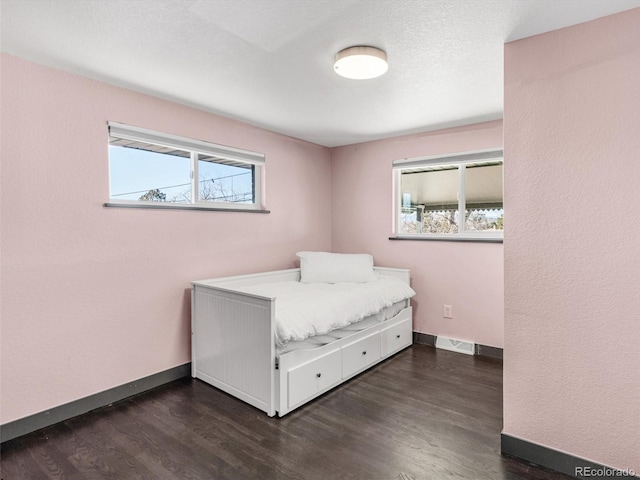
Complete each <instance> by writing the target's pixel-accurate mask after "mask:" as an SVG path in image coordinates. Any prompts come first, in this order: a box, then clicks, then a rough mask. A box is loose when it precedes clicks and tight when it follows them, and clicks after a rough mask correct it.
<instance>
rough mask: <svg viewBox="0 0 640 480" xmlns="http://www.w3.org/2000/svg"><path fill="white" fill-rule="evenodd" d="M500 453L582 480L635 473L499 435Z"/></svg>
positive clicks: (631, 476) (597, 479)
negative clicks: (581, 479)
mask: <svg viewBox="0 0 640 480" xmlns="http://www.w3.org/2000/svg"><path fill="white" fill-rule="evenodd" d="M500 439H501V451H502V454H503V455H509V456H512V457H517V458H521V459H523V460H526V461H528V462H531V463H535V464H536V465H540V466H542V467H545V468H549V469H551V470H555V471H557V472H561V473H565V474H567V475H571V476H572V477H575V478H584V479H590V480H591V479H593V480H599V479H610V478H632V479H640V477H637V476H635V474H636V473H637V472H634V471H633V470H631V469H627V470H618V469H615V468H611V467H606V466H604V465H600V464H597V463H594V462H591V461H589V460H585V459H583V458H580V457H574V456H573V455H570V454H568V453H564V452H559V451H558V450H554V449H552V448H549V447H543V446H542V445H538V444H536V443H531V442H527V441H526V440H522V439H520V438H516V437H512V436H510V435H506V434H504V433H503V434H501V435H500Z"/></svg>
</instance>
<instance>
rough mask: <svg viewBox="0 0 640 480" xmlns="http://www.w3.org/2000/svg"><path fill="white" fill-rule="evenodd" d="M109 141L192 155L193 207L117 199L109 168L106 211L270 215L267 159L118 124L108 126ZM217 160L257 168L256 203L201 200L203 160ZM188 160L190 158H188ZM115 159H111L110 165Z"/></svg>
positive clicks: (254, 184) (254, 198)
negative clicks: (266, 191)
mask: <svg viewBox="0 0 640 480" xmlns="http://www.w3.org/2000/svg"><path fill="white" fill-rule="evenodd" d="M107 126H108V135H107V145H109V144H110V142H109V138H110V137H116V138H119V139H124V140H131V141H137V142H144V143H148V144H151V145H156V146H160V147H167V148H174V149H176V150H182V151H185V152H188V153H189V159H190V169H191V171H190V181H191V198H190V202H189V203H178V202H155V201H151V200H133V199H114V198H113V197H111V168H110V167H109V201H108V202H106V203H105V204H104V205H105V207H125V208H154V209H177V210H217V211H238V212H256V213H269V212H268V210H265V209H264V197H263V192H264V188H263V181H264V166H265V155H264V154H261V153H257V152H252V151H249V150H243V149H239V148H235V147H228V146H225V145H219V144H215V143H211V142H205V141H201V140H194V139H191V138H187V137H182V136H179V135H173V134H169V133H162V132H158V131H155V130H149V129H146V128H141V127H133V126H130V125H125V124H122V123H118V122H111V121H110V122H107ZM200 155H208V156H215V157H219V158H222V159H225V160H229V161H232V162H236V163H241V164H246V165H251V166H253V200H254V201H253V202H252V203H239V202H224V201H211V200H203V199H200V198H199V188H198V184H199V174H198V169H199V162H200V160H199V156H200ZM184 158H186V157H184ZM110 161H111V158H110V156H109V162H110Z"/></svg>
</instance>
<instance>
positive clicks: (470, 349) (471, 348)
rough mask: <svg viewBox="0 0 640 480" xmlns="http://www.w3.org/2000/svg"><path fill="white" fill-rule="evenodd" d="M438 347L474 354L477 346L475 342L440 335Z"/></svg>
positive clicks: (437, 342) (437, 340)
mask: <svg viewBox="0 0 640 480" xmlns="http://www.w3.org/2000/svg"><path fill="white" fill-rule="evenodd" d="M436 348H441V349H443V350H451V351H452V352H458V353H464V354H466V355H473V354H474V353H475V349H476V346H475V344H474V343H471V342H465V341H464V340H456V339H455V338H447V337H440V336H438V338H436Z"/></svg>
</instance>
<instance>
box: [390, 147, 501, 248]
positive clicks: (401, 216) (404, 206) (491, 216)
mask: <svg viewBox="0 0 640 480" xmlns="http://www.w3.org/2000/svg"><path fill="white" fill-rule="evenodd" d="M502 167H503V154H502V150H496V151H484V152H474V153H466V154H460V155H455V156H447V157H430V158H414V159H405V160H397V161H395V162H394V163H393V169H394V178H395V192H396V232H395V233H396V237H399V238H430V239H449V240H488V241H500V240H501V239H502V236H503V230H504V208H503V200H502Z"/></svg>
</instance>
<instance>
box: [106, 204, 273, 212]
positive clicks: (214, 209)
mask: <svg viewBox="0 0 640 480" xmlns="http://www.w3.org/2000/svg"><path fill="white" fill-rule="evenodd" d="M104 206H105V207H109V208H142V209H151V210H200V211H207V212H236V213H271V211H270V210H261V209H256V208H225V207H204V206H201V205H161V204H158V205H153V204H150V203H140V204H136V203H114V202H107V203H105V204H104Z"/></svg>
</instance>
